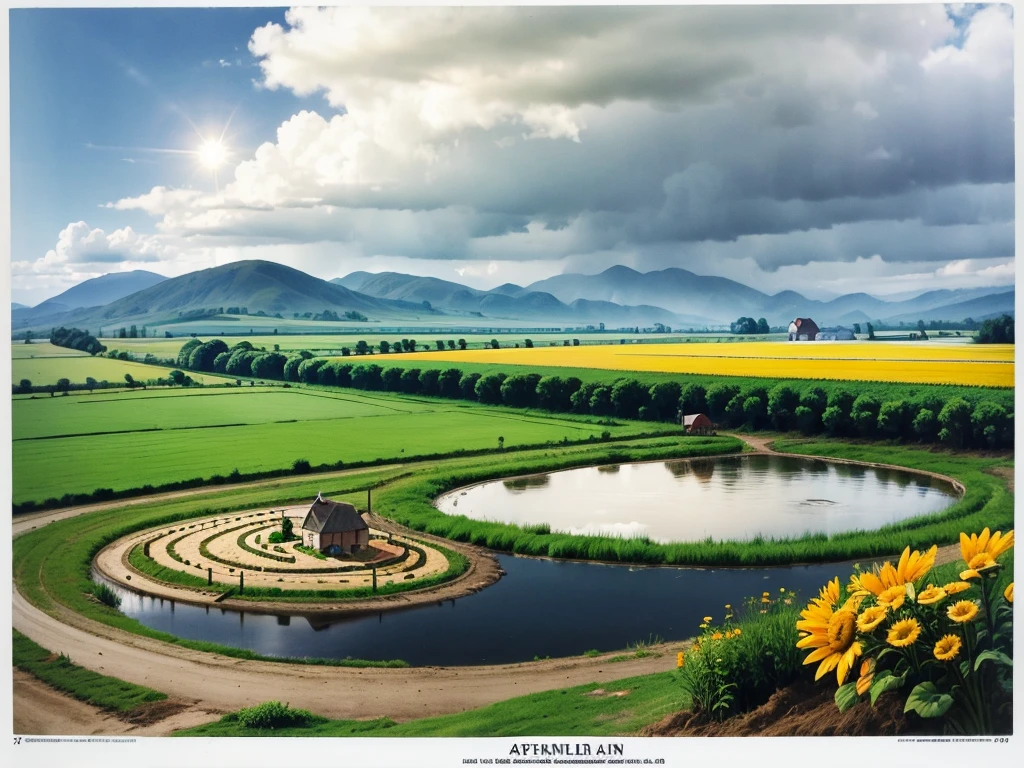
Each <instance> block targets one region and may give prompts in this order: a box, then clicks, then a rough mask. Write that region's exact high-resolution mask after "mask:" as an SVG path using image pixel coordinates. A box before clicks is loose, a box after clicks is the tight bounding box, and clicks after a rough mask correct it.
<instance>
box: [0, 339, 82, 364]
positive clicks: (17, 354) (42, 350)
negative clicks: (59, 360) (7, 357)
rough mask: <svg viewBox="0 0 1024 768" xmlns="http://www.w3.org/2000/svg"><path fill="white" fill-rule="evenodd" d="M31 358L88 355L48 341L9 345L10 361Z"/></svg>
mask: <svg viewBox="0 0 1024 768" xmlns="http://www.w3.org/2000/svg"><path fill="white" fill-rule="evenodd" d="M32 357H89V353H88V352H81V351H79V350H77V349H68V348H67V347H58V346H57V345H56V344H51V343H50V342H48V341H37V342H34V343H32V344H22V343H19V342H14V343H13V344H11V359H12V360H25V359H28V358H32Z"/></svg>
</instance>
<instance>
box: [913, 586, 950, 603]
mask: <svg viewBox="0 0 1024 768" xmlns="http://www.w3.org/2000/svg"><path fill="white" fill-rule="evenodd" d="M945 599H946V592H945V590H943V589H942V587H935V586H932V585H931V584H929V585H928V588H927V589H923V590H921V591H920V592H919V593H918V594H917V602H919V603H920V604H921V605H932V604H933V603H937V602H939V601H940V600H945Z"/></svg>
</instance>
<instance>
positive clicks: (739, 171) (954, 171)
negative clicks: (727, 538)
mask: <svg viewBox="0 0 1024 768" xmlns="http://www.w3.org/2000/svg"><path fill="white" fill-rule="evenodd" d="M1012 24H1013V22H1012V8H1011V7H1010V6H1006V5H965V4H957V5H939V4H935V5H931V4H928V5H891V6H890V5H871V6H774V7H773V6H761V7H750V6H747V7H724V6H723V7H596V8H584V7H560V8H536V7H534V8H531V7H518V8H507V7H476V8H472V7H471V8H457V9H455V8H412V9H408V8H404V9H403V8H384V7H379V8H375V7H360V8H340V7H338V8H300V9H291V10H288V9H284V8H279V9H273V8H244V9H238V8H222V9H198V8H183V9H152V8H142V9H78V10H74V9H56V10H45V9H22V10H18V9H15V10H12V11H11V14H10V43H11V47H10V76H11V101H10V108H11V206H12V273H11V274H12V279H11V282H12V296H13V300H14V301H16V302H20V303H25V304H30V305H33V304H36V303H39V302H40V301H42V300H44V299H46V298H48V297H51V296H53V295H56V294H57V293H60V292H61V291H63V290H65V289H66V288H68V287H70V286H72V285H74V284H76V283H78V282H81V281H82V280H84V279H87V278H90V277H95V276H97V275H100V274H104V273H107V272H114V271H126V270H132V269H148V270H151V271H154V272H158V273H160V274H163V275H166V276H175V275H180V274H184V273H186V272H190V271H193V270H195V269H202V268H207V267H212V266H217V265H221V264H225V263H229V262H232V261H237V260H240V259H268V260H271V261H277V262H280V263H283V264H287V265H289V266H293V267H296V268H299V269H302V270H304V271H306V272H309V273H310V274H314V275H317V276H318V277H322V278H326V279H330V278H333V277H338V276H341V275H345V274H347V273H349V272H352V271H355V270H368V271H371V272H380V271H384V270H394V271H402V272H409V273H414V274H424V275H432V276H436V277H441V278H444V279H449V280H456V281H459V282H463V283H466V284H469V285H472V286H474V287H479V288H490V287H494V286H497V285H499V284H501V283H505V282H513V283H518V284H520V285H525V284H528V283H530V282H533V281H535V280H539V279H542V278H545V277H549V276H551V275H554V274H559V273H563V272H584V273H596V272H599V271H601V270H603V269H606V268H608V267H610V266H613V265H615V264H625V265H628V266H631V267H633V268H635V269H638V270H640V271H649V270H654V269H664V268H666V267H682V268H685V269H689V270H691V271H693V272H697V273H699V274H714V275H722V276H725V277H729V278H732V279H735V280H739V281H740V282H743V283H746V284H748V285H752V286H754V287H757V288H759V289H760V290H763V291H766V292H769V293H774V292H778V291H781V290H796V291H800V292H801V293H804V294H805V295H807V296H809V297H812V298H828V297H831V296H835V295H838V294H842V293H852V292H857V291H865V292H868V293H872V294H874V295H878V296H884V295H902V294H905V293H907V292H921V291H924V290H931V289H935V288H966V287H971V288H973V287H980V286H1010V285H1012V284H1013V281H1014V236H1013V224H1014V220H1013V217H1014V143H1013V141H1014V126H1013V83H1012V73H1013V58H1012V55H1013V26H1012Z"/></svg>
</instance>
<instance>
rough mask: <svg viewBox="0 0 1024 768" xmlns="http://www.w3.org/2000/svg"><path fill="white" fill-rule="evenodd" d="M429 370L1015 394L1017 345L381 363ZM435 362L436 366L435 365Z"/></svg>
mask: <svg viewBox="0 0 1024 768" xmlns="http://www.w3.org/2000/svg"><path fill="white" fill-rule="evenodd" d="M412 360H415V361H416V362H417V364H418V365H419V366H420V367H422V366H424V365H428V364H433V363H435V362H436V363H441V362H451V363H459V362H466V363H492V364H493V363H498V364H506V365H525V366H529V365H533V366H551V367H559V368H596V369H600V370H609V371H641V372H660V373H696V374H709V375H718V376H760V377H769V378H792V379H833V380H845V381H886V382H907V383H915V384H966V385H974V386H985V387H1012V386H1013V345H1012V344H1007V345H1002V344H1000V345H994V344H993V345H980V344H969V345H942V344H933V343H927V342H919V343H916V344H915V343H898V342H869V341H858V342H849V343H829V342H772V341H758V342H749V343H744V342H739V343H725V344H715V343H691V344H685V343H681V344H622V345H602V346H580V347H535V348H533V349H526V348H520V349H514V348H513V349H473V350H466V351H459V350H454V351H444V352H421V353H420V352H418V353H412V354H400V355H387V356H374V358H373V361H374V362H376V363H378V364H380V365H385V366H386V365H387V364H388V363H389V362H391V361H395V362H399V361H405V362H406V363H408V362H409V361H412ZM428 361H429V363H428Z"/></svg>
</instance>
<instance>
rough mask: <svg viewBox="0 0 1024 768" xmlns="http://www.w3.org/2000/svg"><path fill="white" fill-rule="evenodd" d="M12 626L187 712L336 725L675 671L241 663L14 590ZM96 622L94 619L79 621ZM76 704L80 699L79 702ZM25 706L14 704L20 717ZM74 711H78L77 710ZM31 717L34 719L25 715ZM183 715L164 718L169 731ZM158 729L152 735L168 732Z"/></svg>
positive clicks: (670, 651) (42, 716) (60, 722)
mask: <svg viewBox="0 0 1024 768" xmlns="http://www.w3.org/2000/svg"><path fill="white" fill-rule="evenodd" d="M12 611H13V621H14V626H15V628H17V629H18V630H19V631H20V632H22V633H23V634H25V635H27V636H28V637H30V638H32V639H33V640H35V641H36V642H37V643H39V644H40V645H42V646H43V647H44V648H48V649H50V650H52V651H55V652H63V653H66V654H67V655H68V656H70V657H71V660H72V661H74V662H75V663H76V664H79V665H81V666H84V667H87V668H88V669H92V670H94V671H96V672H100V673H102V674H105V675H111V676H113V677H117V678H120V679H122V680H127V681H129V682H132V683H137V684H139V685H146V686H149V687H151V688H154V689H156V690H158V691H163V692H164V693H166V694H168V695H169V696H170V697H172V698H173V699H176V700H180V701H183V702H187V703H188V705H189V708H188V711H190V712H201V713H206V716H205V719H208V720H212V719H215V718H216V715H215V714H210V713H216V712H227V711H231V710H235V709H239V708H241V707H247V706H252V705H253V704H258V703H260V702H262V701H267V700H270V699H279V700H281V701H286V702H289V703H290V704H291V705H292V706H295V707H301V708H304V709H310V710H312V711H314V712H316V713H318V714H321V715H325V716H327V717H331V718H360V719H365V718H374V717H382V716H388V717H391V718H392V719H394V720H409V719H412V718H419V717H429V716H432V715H442V714H451V713H455V712H461V711H463V710H466V709H472V708H475V707H481V706H484V705H487V704H492V703H494V702H497V701H502V700H504V699H508V698H512V697H514V696H522V695H525V694H528V693H535V692H537V691H545V690H550V689H553V688H561V687H567V686H573V685H582V684H584V683H589V682H606V681H609V680H617V679H619V678H623V677H631V676H633V675H643V674H650V673H652V672H660V671H664V670H667V669H671V668H672V667H673V666H674V661H675V651H676V649H677V647H678V648H682V647H683V645H684V644H682V643H672V644H668V645H667V646H665V647H664V648H663V649H662V650H663V651H664V654H663V655H660V656H657V657H646V658H643V659H635V660H630V661H623V662H618V663H609V661H608V659H609V655H606V656H603V657H597V658H584V657H580V658H572V659H551V660H546V661H539V662H529V663H524V664H507V665H496V666H483V667H412V668H408V669H350V668H345V667H317V666H306V665H291V664H276V663H273V662H258V661H242V660H238V659H231V658H228V657H226V656H218V655H216V654H212V653H203V652H200V651H193V650H189V649H187V648H180V647H178V646H174V645H168V644H165V643H161V642H159V641H156V640H150V639H149V638H145V637H140V636H137V635H132V634H130V633H126V632H121V631H119V630H115V629H112V628H110V627H106V626H104V625H96V626H95V629H96V630H97V632H99V633H101V634H102V636H101V634H92V633H91V632H88V631H84V630H83V629H81V628H79V627H77V626H69V625H68V624H66V623H62V622H61V621H58V620H57V619H55V618H53V617H51V616H49V615H47V614H45V613H43V612H41V611H40V610H38V609H37V608H35V607H34V606H32V605H31V604H30V603H28V601H27V600H25V599H24V598H23V597H22V596H21V595H20V594H19V593H18V592H17V591H15V592H14V593H13V604H12ZM83 622H85V623H87V624H94V622H90V621H89V620H87V619H79V620H78V622H76V623H83ZM77 703H78V702H73V704H77ZM20 706H21V700H20V699H19V698H16V700H15V710H16V711H17V710H18V708H19V707H20ZM72 709H73V712H72ZM34 712H35V714H34V715H31V717H34V718H35V719H34V720H33V721H32V722H34V724H35V727H37V728H45V729H46V730H45V731H39V732H50V733H68V734H79V733H92V732H93V729H94V728H96V727H97V724H95V723H91V722H89V721H86V722H85V723H84V724H83V722H82V720H81V709H80V707H75V708H71V709H69V710H68V712H66V713H65V712H63V711H62V710H60V709H59V708H55V709H51V710H50V712H51V713H52V714H53V717H50V718H49V719H48V720H47V716H48V713H47V711H45V710H41V708H40V707H36V708H35V710H34ZM26 717H30V715H26ZM177 720H178V718H174V719H171V720H169V721H165V725H164V726H163V727H164V728H166V729H167V730H165V731H163V733H168V732H170V730H172V729H173V728H174V727H181V726H180V725H179V724H177ZM160 728H161V726H160V724H159V723H158V724H156V725H154V726H153V727H152V730H150V731H149V732H150V733H152V734H153V735H157V734H158V733H160V732H161V731H160Z"/></svg>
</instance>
